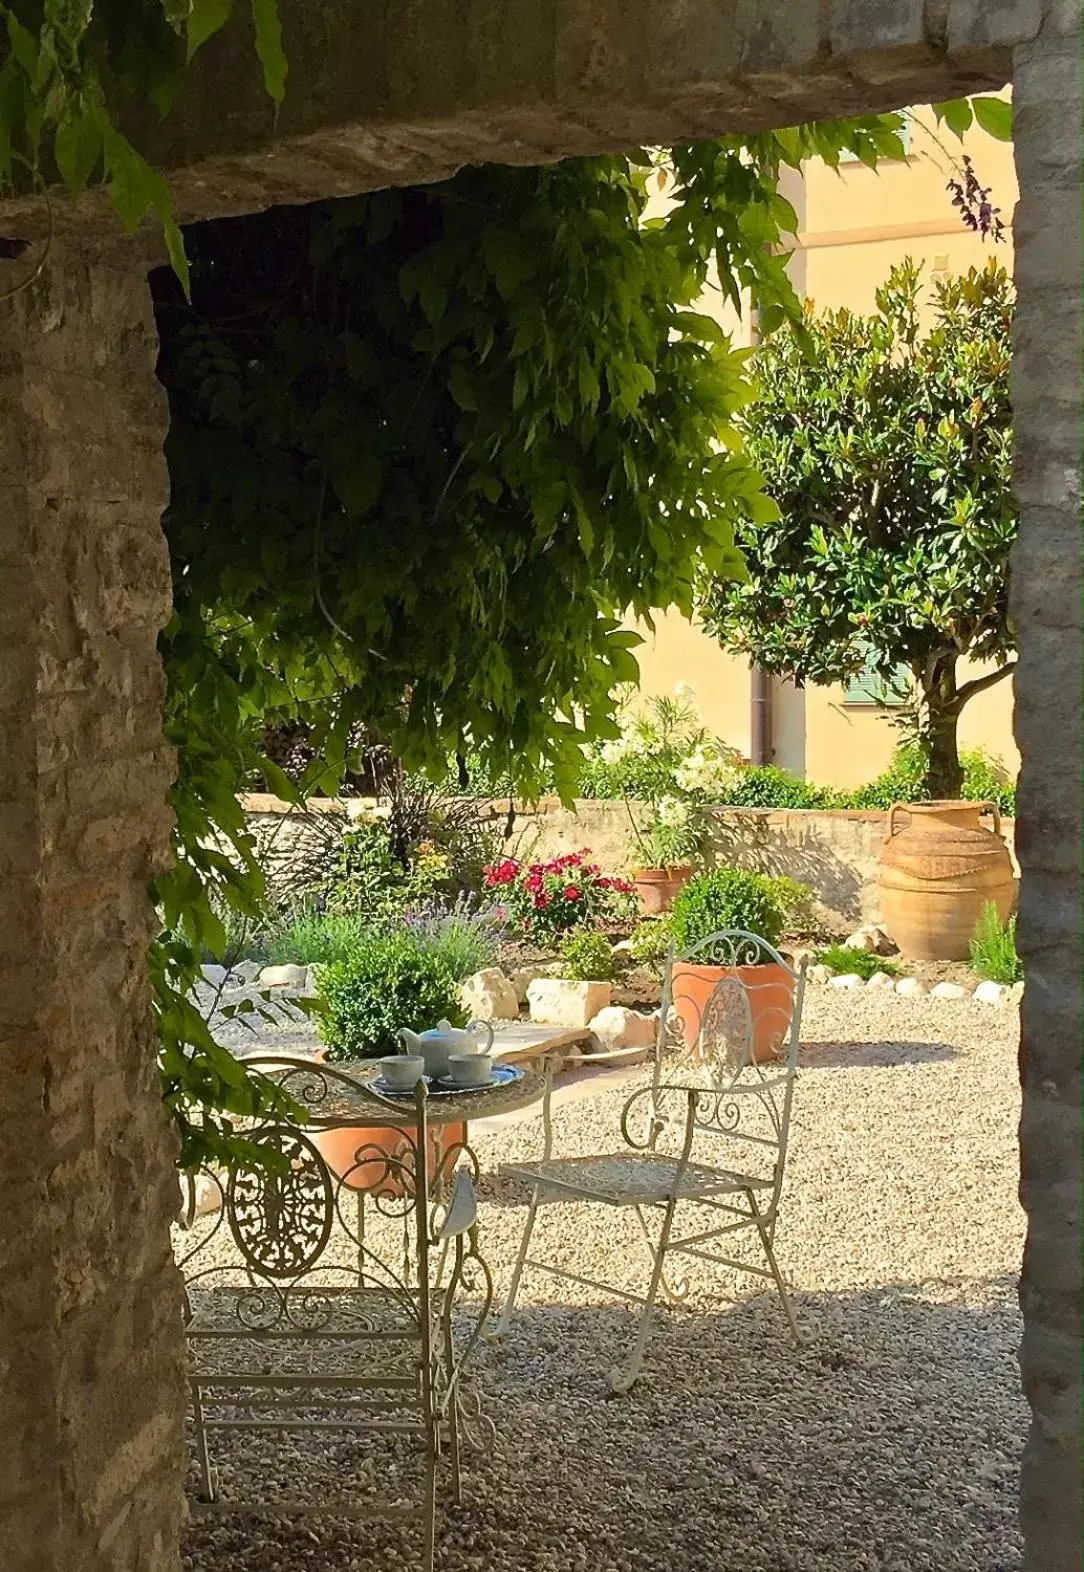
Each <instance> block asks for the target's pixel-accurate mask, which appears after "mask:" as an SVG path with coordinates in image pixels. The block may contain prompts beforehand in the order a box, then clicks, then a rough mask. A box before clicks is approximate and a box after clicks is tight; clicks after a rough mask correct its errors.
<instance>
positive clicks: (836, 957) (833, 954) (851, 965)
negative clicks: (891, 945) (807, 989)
mask: <svg viewBox="0 0 1084 1572" xmlns="http://www.w3.org/2000/svg"><path fill="white" fill-rule="evenodd" d="M815 959H816V961H817V963H818V965H820V966H830V967H831V969H832V970H833V971H834V972H838V973H840V975H841V976H848V975H850V976H852V977H861V978H863V979H864V981H866V982H868V981H869V979H870V978H871V977H872V976H873V975H874V973H875V972H886V973H887V974H888V976H889V977H894V976H895V975H896V973H897V972H898V971H899V967H898V966H897V965H896V962H895V961H888V960H885V959H884V957H883V956H880V955H874V954H872V953H871V951H869V950H851V949H848V947H847V946H846V945H845V944H830V945H828V946H827V948H826V949H823V950H818V951H817V954H816V957H815Z"/></svg>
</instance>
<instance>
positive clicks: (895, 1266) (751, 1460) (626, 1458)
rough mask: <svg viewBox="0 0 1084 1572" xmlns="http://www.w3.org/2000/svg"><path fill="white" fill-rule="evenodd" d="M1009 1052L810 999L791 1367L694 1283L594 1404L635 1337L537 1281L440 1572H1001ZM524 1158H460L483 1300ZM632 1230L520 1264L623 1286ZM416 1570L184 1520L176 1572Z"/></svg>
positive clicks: (931, 1007) (592, 1237)
mask: <svg viewBox="0 0 1084 1572" xmlns="http://www.w3.org/2000/svg"><path fill="white" fill-rule="evenodd" d="M1016 1037H1017V1016H1016V1012H1015V1011H1014V1010H997V1009H992V1008H990V1007H989V1006H981V1005H976V1004H972V1003H970V1002H964V1003H958V1004H957V1003H945V1002H933V1001H930V1000H925V999H920V1000H914V1001H912V1000H904V999H900V998H898V997H895V996H893V995H888V996H884V995H875V994H865V993H848V994H838V993H834V992H832V991H830V990H826V989H811V990H810V992H809V994H808V995H807V1008H806V1020H805V1024H804V1030H803V1040H804V1043H805V1046H804V1047H803V1049H802V1054H801V1063H802V1069H803V1073H802V1075H801V1077H800V1080H799V1084H798V1089H797V1093H796V1099H795V1113H794V1124H793V1127H792V1145H791V1155H790V1162H789V1167H788V1179H787V1185H786V1189H785V1192H784V1197H783V1207H782V1216H781V1222H780V1227H779V1232H778V1235H777V1248H778V1253H779V1257H780V1262H781V1265H782V1267H783V1270H784V1273H785V1274H786V1275H787V1276H788V1277H789V1278H790V1280H791V1281H792V1283H793V1285H794V1298H795V1307H796V1311H797V1314H798V1318H799V1323H800V1326H801V1328H802V1332H803V1336H804V1344H803V1347H802V1348H801V1349H800V1350H798V1351H795V1350H794V1349H793V1348H792V1347H791V1345H790V1343H789V1341H788V1339H787V1336H786V1327H785V1323H784V1321H783V1317H782V1313H781V1311H780V1309H779V1307H778V1305H777V1303H776V1302H775V1301H774V1299H773V1298H771V1297H769V1296H767V1295H764V1294H758V1293H756V1292H755V1288H756V1285H755V1284H753V1282H752V1280H751V1279H744V1280H741V1279H737V1278H735V1277H729V1276H726V1275H724V1274H723V1273H722V1272H721V1271H719V1272H716V1273H714V1274H713V1273H711V1269H708V1268H706V1267H704V1268H703V1269H702V1270H701V1268H700V1265H699V1263H693V1265H694V1267H696V1271H695V1273H694V1274H693V1279H692V1280H693V1290H694V1291H693V1293H692V1295H691V1298H690V1301H689V1302H688V1308H683V1309H682V1310H680V1311H666V1312H664V1313H663V1314H662V1316H661V1317H660V1319H659V1322H658V1324H657V1327H656V1331H655V1334H654V1337H653V1340H652V1343H651V1345H650V1349H649V1356H648V1361H647V1363H646V1365H645V1369H644V1373H643V1375H642V1377H641V1379H640V1382H639V1383H638V1384H637V1386H636V1387H635V1388H634V1389H633V1392H632V1394H631V1395H630V1396H629V1397H627V1398H624V1399H613V1398H610V1397H609V1396H608V1392H607V1386H606V1372H607V1370H608V1368H609V1366H610V1365H611V1364H612V1363H613V1362H614V1360H615V1358H616V1357H620V1354H621V1352H622V1351H623V1350H624V1349H625V1348H626V1347H627V1346H628V1344H629V1342H630V1341H631V1337H632V1333H633V1327H634V1321H633V1317H632V1315H631V1314H630V1312H629V1311H627V1310H625V1309H624V1308H616V1307H615V1306H614V1305H613V1304H612V1303H607V1302H605V1301H604V1300H603V1299H600V1296H598V1295H594V1294H592V1293H591V1291H589V1290H581V1289H579V1288H577V1287H576V1286H575V1285H572V1284H568V1283H561V1282H558V1281H557V1280H555V1279H550V1278H544V1277H541V1276H538V1275H532V1274H530V1273H528V1274H527V1275H525V1278H524V1282H523V1287H522V1289H521V1296H520V1309H519V1311H518V1314H517V1317H516V1319H515V1321H514V1322H513V1325H512V1328H511V1330H510V1332H509V1334H508V1336H507V1337H506V1338H505V1339H503V1340H502V1341H501V1342H498V1343H493V1344H489V1345H487V1346H485V1347H484V1348H483V1350H482V1352H481V1354H480V1356H479V1357H478V1360H477V1363H476V1365H475V1367H474V1383H475V1385H476V1386H477V1387H479V1388H480V1389H481V1390H482V1392H483V1393H484V1397H485V1403H486V1407H487V1409H488V1411H489V1412H490V1414H491V1415H492V1417H493V1418H494V1420H495V1421H496V1424H497V1441H496V1445H495V1449H494V1451H493V1452H492V1454H491V1455H488V1456H487V1455H486V1454H484V1453H471V1452H468V1454H467V1457H466V1471H467V1472H466V1483H467V1501H466V1503H465V1504H464V1506H463V1507H461V1508H457V1509H447V1510H444V1511H443V1512H442V1513H441V1517H440V1527H439V1532H440V1542H439V1545H440V1548H439V1549H438V1565H439V1566H440V1567H441V1568H442V1569H443V1572H468V1569H469V1572H474V1569H478V1572H482V1569H484V1572H664V1569H671V1568H673V1569H679V1572H709V1569H710V1572H717V1569H730V1568H734V1569H739V1568H740V1569H743V1572H744V1569H750V1572H824V1569H830V1572H882V1569H884V1572H888V1569H893V1572H1014V1569H1016V1568H1018V1567H1019V1566H1020V1545H1019V1537H1018V1533H1017V1528H1016V1523H1015V1507H1016V1474H1017V1467H1018V1462H1019V1454H1020V1450H1021V1446H1022V1441H1023V1436H1024V1432H1025V1428H1026V1422H1027V1415H1026V1408H1025V1405H1024V1403H1023V1400H1022V1398H1021V1396H1020V1394H1019V1391H1018V1372H1017V1367H1016V1347H1017V1343H1018V1340H1019V1333H1020V1326H1019V1317H1018V1312H1017V1306H1016V1285H1015V1276H1016V1271H1017V1267H1018V1263H1019V1260H1020V1254H1021V1249H1022V1241H1023V1220H1022V1216H1021V1214H1020V1212H1019V1209H1018V1206H1017V1202H1016V1145H1015V1137H1016V1120H1017V1104H1018V1094H1017V1084H1016ZM624 1095H625V1093H624V1092H623V1091H619V1090H610V1091H606V1092H604V1093H601V1094H600V1095H598V1096H596V1097H592V1098H589V1099H585V1100H583V1101H581V1102H577V1103H571V1104H568V1105H567V1106H565V1107H563V1108H562V1109H561V1110H560V1113H559V1143H560V1146H561V1148H562V1149H563V1150H565V1151H569V1152H571V1151H576V1150H584V1151H587V1150H592V1149H593V1150H596V1151H603V1150H609V1149H613V1148H614V1145H615V1133H616V1124H617V1115H618V1111H619V1109H620V1106H621V1103H622V1101H623V1099H624ZM539 1140H540V1127H539V1124H538V1122H537V1121H536V1120H527V1121H523V1122H518V1123H509V1124H508V1125H507V1126H504V1127H502V1128H499V1129H496V1130H494V1129H492V1128H489V1129H485V1130H483V1131H480V1132H479V1133H478V1136H477V1140H476V1146H477V1148H478V1151H479V1155H480V1157H481V1160H482V1163H483V1167H484V1169H485V1170H486V1173H487V1175H488V1177H487V1178H486V1179H485V1180H484V1182H483V1186H482V1197H483V1199H482V1219H481V1222H482V1245H483V1249H484V1252H485V1254H486V1255H487V1258H488V1259H489V1260H490V1262H491V1263H492V1264H493V1266H494V1269H495V1274H496V1276H497V1280H498V1288H501V1287H502V1286H503V1283H504V1282H505V1281H506V1279H507V1273H508V1269H509V1266H510V1263H511V1259H512V1254H513V1251H514V1249H515V1245H516V1243H517V1242H518V1238H519V1230H520V1228H521V1226H522V1221H523V1207H522V1195H521V1194H520V1193H519V1192H517V1190H516V1189H515V1187H513V1186H511V1185H509V1184H507V1183H504V1182H501V1181H498V1180H496V1179H495V1178H494V1177H493V1174H494V1170H495V1168H496V1165H497V1164H498V1163H499V1162H502V1161H509V1160H513V1159H516V1158H520V1157H523V1156H527V1155H533V1154H534V1153H535V1152H536V1151H537V1145H538V1142H539ZM634 1227H635V1223H634V1219H633V1218H632V1216H631V1214H630V1215H626V1214H622V1213H617V1214H615V1213H612V1212H610V1211H609V1210H605V1209H601V1208H590V1207H586V1206H584V1207H581V1206H578V1205H576V1206H561V1207H555V1208H552V1209H547V1210H546V1211H545V1212H544V1213H543V1215H542V1219H541V1221H540V1224H539V1229H538V1232H537V1234H536V1242H537V1243H538V1245H539V1247H540V1248H542V1249H545V1248H546V1242H547V1241H548V1247H549V1249H551V1250H552V1251H553V1252H554V1254H555V1255H556V1256H557V1257H559V1258H560V1259H561V1260H562V1262H563V1263H564V1264H565V1265H567V1266H569V1267H571V1268H572V1269H573V1270H575V1269H576V1267H577V1263H578V1264H579V1266H580V1267H581V1269H582V1268H587V1269H589V1270H591V1271H592V1273H595V1274H598V1275H601V1276H603V1277H605V1276H607V1275H609V1276H610V1278H611V1280H616V1281H618V1282H621V1281H625V1282H629V1283H633V1282H635V1281H636V1280H637V1277H638V1276H639V1278H640V1285H641V1286H642V1282H643V1276H642V1271H643V1265H644V1262H645V1261H646V1257H644V1256H643V1254H642V1249H641V1247H640V1246H639V1245H638V1242H637V1236H636V1235H635V1233H634V1232H633V1230H634ZM702 1271H703V1272H704V1273H707V1274H708V1275H707V1276H705V1275H702ZM743 1295H751V1297H741V1296H743ZM735 1300H736V1302H735ZM259 1444H260V1445H261V1446H263V1447H266V1448H267V1459H268V1462H267V1467H268V1469H269V1470H273V1471H275V1472H281V1471H285V1472H286V1473H288V1475H289V1476H290V1478H291V1480H293V1481H295V1482H296V1480H297V1479H298V1478H300V1479H301V1480H303V1481H304V1482H305V1484H306V1487H307V1488H308V1490H309V1491H310V1493H313V1494H315V1493H317V1492H318V1491H319V1490H320V1488H321V1485H320V1481H321V1479H325V1478H327V1471H328V1466H329V1463H330V1465H331V1468H332V1473H333V1475H334V1473H335V1471H336V1470H337V1471H338V1474H339V1477H340V1479H342V1477H343V1476H344V1475H345V1476H346V1477H347V1478H348V1479H349V1478H350V1477H351V1476H352V1475H356V1476H357V1477H358V1478H359V1484H360V1482H361V1476H362V1475H366V1474H367V1476H368V1477H371V1460H369V1461H368V1462H366V1461H365V1460H362V1461H360V1462H359V1460H358V1459H357V1458H356V1457H354V1456H351V1455H349V1454H348V1453H346V1452H344V1450H343V1448H342V1447H339V1448H337V1449H336V1452H335V1454H333V1455H332V1456H331V1457H330V1458H329V1457H327V1456H320V1457H317V1456H315V1455H313V1453H312V1451H311V1447H312V1445H313V1443H311V1442H309V1441H308V1439H307V1438H304V1439H302V1440H301V1441H299V1442H295V1443H294V1446H293V1449H292V1450H291V1451H290V1452H289V1453H288V1454H287V1458H286V1461H285V1463H284V1462H282V1461H281V1460H279V1461H274V1462H273V1461H272V1459H273V1458H275V1459H281V1454H280V1453H279V1452H278V1443H276V1442H273V1441H272V1442H260V1443H259ZM378 1466H380V1465H378ZM382 1466H388V1467H393V1468H394V1469H395V1470H396V1474H395V1477H396V1479H397V1480H398V1479H399V1478H400V1476H401V1475H402V1474H403V1471H404V1470H405V1469H406V1467H407V1465H406V1463H405V1461H404V1460H403V1459H401V1458H396V1459H394V1460H393V1462H392V1463H391V1464H388V1465H382ZM419 1549H420V1539H419V1536H418V1531H417V1529H416V1528H415V1527H413V1526H412V1527H407V1526H404V1525H400V1526H398V1527H396V1526H395V1525H394V1524H380V1523H377V1524H373V1523H352V1522H350V1521H348V1520H346V1519H344V1518H341V1517H340V1518H336V1517H332V1516H329V1517H322V1518H315V1519H308V1520H305V1521H302V1522H298V1521H291V1520H269V1521H246V1520H244V1519H237V1518H234V1519H229V1518H227V1519H210V1518H197V1519H195V1520H194V1521H193V1524H192V1526H191V1528H190V1531H189V1535H188V1540H187V1544H186V1548H185V1553H184V1565H185V1567H186V1569H188V1572H257V1569H259V1572H302V1569H319V1572H361V1569H365V1572H369V1569H372V1568H385V1567H387V1568H391V1567H399V1566H402V1567H404V1568H411V1567H415V1566H417V1565H418V1564H419Z"/></svg>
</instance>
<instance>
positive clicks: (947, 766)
mask: <svg viewBox="0 0 1084 1572" xmlns="http://www.w3.org/2000/svg"><path fill="white" fill-rule="evenodd" d="M922 698H923V710H924V714H923V717H922V740H923V743H924V745H925V748H926V756H927V764H926V795H927V797H928V798H930V799H931V800H934V801H937V800H939V799H941V798H945V797H958V796H959V795H960V792H961V790H962V788H963V771H962V770H961V768H960V750H959V745H958V742H957V736H956V728H957V725H958V723H959V719H960V709H961V704H960V696H959V693H958V691H957V688H956V657H955V655H950V656H943V657H942V658H941V659H939V660H938V661H936V662H935V663H933V665H932V667H928V668H927V674H926V677H925V680H924V681H923V684H922Z"/></svg>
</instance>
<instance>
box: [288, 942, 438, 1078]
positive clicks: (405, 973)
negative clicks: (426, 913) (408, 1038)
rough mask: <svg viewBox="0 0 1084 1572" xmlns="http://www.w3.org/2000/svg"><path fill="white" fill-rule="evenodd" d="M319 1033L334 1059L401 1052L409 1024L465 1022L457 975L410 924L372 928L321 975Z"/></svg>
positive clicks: (417, 1026)
mask: <svg viewBox="0 0 1084 1572" xmlns="http://www.w3.org/2000/svg"><path fill="white" fill-rule="evenodd" d="M318 986H319V991H320V997H321V999H322V1000H323V1003H324V1013H323V1014H322V1015H321V1016H320V1017H319V1022H320V1033H321V1036H322V1037H323V1039H324V1041H325V1042H326V1043H327V1046H328V1057H329V1058H330V1059H332V1060H349V1059H372V1058H379V1057H381V1056H382V1055H384V1054H389V1053H398V1052H400V1051H401V1044H400V1043H399V1040H398V1038H397V1036H396V1033H397V1032H398V1031H399V1030H400V1028H402V1027H404V1026H406V1027H409V1028H410V1030H411V1031H416V1032H420V1031H425V1030H427V1029H428V1028H429V1027H430V1026H436V1024H437V1022H438V1021H440V1020H444V1019H447V1020H449V1021H451V1022H452V1024H453V1025H457V1026H462V1025H465V1024H466V1017H465V1015H464V1013H463V1009H462V1006H461V1005H460V1003H459V994H458V988H457V984H456V979H455V977H454V976H453V974H452V970H451V967H450V966H449V965H448V963H447V961H446V960H445V959H444V957H442V956H440V955H439V954H436V953H434V952H433V951H432V950H431V949H429V948H427V947H426V946H425V945H423V944H421V943H420V942H419V940H418V938H417V936H416V935H415V934H413V933H411V932H410V931H409V930H408V929H399V930H397V931H396V932H393V933H383V932H380V931H378V930H372V931H370V932H368V933H366V934H364V935H363V936H362V938H361V939H360V940H359V942H358V943H357V944H356V945H355V946H354V947H353V948H352V949H351V950H350V951H349V952H348V953H347V954H346V955H344V956H343V957H342V958H341V959H340V960H338V961H335V962H333V963H332V964H331V965H329V966H326V967H324V968H323V969H322V970H321V972H320V975H319V984H318Z"/></svg>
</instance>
